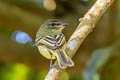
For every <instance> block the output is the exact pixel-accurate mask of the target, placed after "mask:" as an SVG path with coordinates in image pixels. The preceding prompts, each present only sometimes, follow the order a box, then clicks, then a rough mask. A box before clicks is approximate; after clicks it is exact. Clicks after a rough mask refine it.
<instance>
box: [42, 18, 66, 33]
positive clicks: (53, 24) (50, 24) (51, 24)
mask: <svg viewBox="0 0 120 80" xmlns="http://www.w3.org/2000/svg"><path fill="white" fill-rule="evenodd" d="M66 26H68V23H65V22H62V21H60V20H57V19H49V20H47V21H45V22H44V23H43V24H42V26H41V28H45V29H57V30H59V31H61V30H63V29H64V28H65V27H66Z"/></svg>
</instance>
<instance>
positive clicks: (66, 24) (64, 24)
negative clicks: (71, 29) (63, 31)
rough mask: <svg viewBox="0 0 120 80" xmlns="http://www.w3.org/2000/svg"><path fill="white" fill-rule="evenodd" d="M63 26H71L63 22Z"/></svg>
mask: <svg viewBox="0 0 120 80" xmlns="http://www.w3.org/2000/svg"><path fill="white" fill-rule="evenodd" d="M61 25H62V26H65V27H66V26H68V25H69V24H68V23H64V22H63V23H61Z"/></svg>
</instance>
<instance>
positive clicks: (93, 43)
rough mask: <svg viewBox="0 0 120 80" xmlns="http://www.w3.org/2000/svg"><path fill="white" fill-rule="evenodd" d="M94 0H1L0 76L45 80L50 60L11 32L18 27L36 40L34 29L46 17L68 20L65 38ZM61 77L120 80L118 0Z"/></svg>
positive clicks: (68, 79) (8, 79)
mask: <svg viewBox="0 0 120 80" xmlns="http://www.w3.org/2000/svg"><path fill="white" fill-rule="evenodd" d="M95 1H96V0H55V1H54V0H0V80H44V77H45V75H46V74H47V72H48V70H49V60H47V59H45V58H44V57H42V56H41V55H39V51H38V49H37V47H34V46H31V45H29V44H19V43H17V42H16V41H14V40H12V37H11V35H12V33H13V32H15V31H17V30H21V31H23V32H26V33H28V34H29V36H30V37H31V38H32V39H33V41H34V40H35V36H36V32H37V30H38V28H39V27H40V25H41V23H43V22H44V21H45V20H47V19H51V18H55V19H60V20H62V21H65V22H68V23H69V24H70V26H69V27H67V28H66V29H64V31H63V32H64V34H65V36H66V39H67V40H68V39H69V37H70V36H71V34H72V33H73V32H74V30H75V28H76V27H77V25H78V24H79V18H81V17H83V16H84V14H85V13H86V12H87V11H88V10H89V9H90V8H91V6H92V5H93V4H94V3H95ZM73 60H74V62H75V66H74V67H71V68H68V69H67V70H66V72H65V73H64V75H63V76H64V77H61V80H120V0H116V1H115V2H114V4H113V5H112V6H111V7H110V8H109V9H108V10H107V12H106V13H105V14H104V15H103V16H102V18H101V19H100V20H99V21H98V23H97V25H96V27H95V29H94V30H93V32H92V33H91V34H90V35H89V36H88V37H87V38H86V40H85V41H84V42H83V44H82V45H81V46H80V48H79V50H78V51H77V53H76V55H75V56H74V57H73Z"/></svg>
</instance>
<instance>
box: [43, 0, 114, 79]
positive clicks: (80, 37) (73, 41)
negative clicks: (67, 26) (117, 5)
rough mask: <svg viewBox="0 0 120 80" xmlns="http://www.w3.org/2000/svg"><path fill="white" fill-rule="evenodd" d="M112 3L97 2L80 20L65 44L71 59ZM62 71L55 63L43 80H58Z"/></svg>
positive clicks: (105, 1) (111, 1)
mask: <svg viewBox="0 0 120 80" xmlns="http://www.w3.org/2000/svg"><path fill="white" fill-rule="evenodd" d="M114 1H115V0H97V1H96V3H95V4H94V5H93V7H92V8H91V9H90V10H89V11H88V12H87V13H86V14H85V16H84V17H83V18H81V19H80V23H79V25H78V27H77V28H76V30H75V32H74V33H73V35H72V36H71V37H70V39H69V41H68V44H67V51H68V53H69V56H70V57H71V58H72V57H73V56H74V55H75V53H76V51H77V49H78V48H79V47H80V45H81V44H82V42H83V41H84V40H85V38H86V37H87V36H88V34H89V33H90V32H91V31H92V30H93V28H94V27H95V24H96V23H97V21H98V20H99V18H100V17H101V16H102V15H103V13H104V12H105V11H106V9H107V8H108V7H109V6H110V5H111V4H112V3H113V2H114ZM64 70H65V69H61V68H60V67H59V66H58V64H57V62H56V63H55V64H54V67H53V68H52V69H51V70H50V71H49V72H48V74H47V76H46V78H45V80H58V79H59V78H60V75H61V73H62V72H63V71H64Z"/></svg>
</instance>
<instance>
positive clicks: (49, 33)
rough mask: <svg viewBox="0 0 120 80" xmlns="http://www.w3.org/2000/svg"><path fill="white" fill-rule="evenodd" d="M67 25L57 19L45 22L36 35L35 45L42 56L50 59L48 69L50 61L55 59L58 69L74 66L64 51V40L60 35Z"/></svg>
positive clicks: (62, 35)
mask: <svg viewBox="0 0 120 80" xmlns="http://www.w3.org/2000/svg"><path fill="white" fill-rule="evenodd" d="M66 26H68V23H65V22H62V21H61V20H57V19H48V20H46V21H45V22H44V23H43V24H42V25H41V26H40V28H39V29H38V31H37V33H36V39H35V43H36V46H37V47H38V50H39V52H40V54H41V55H42V56H44V57H45V58H47V59H50V69H51V68H52V60H53V59H57V62H58V65H59V67H60V68H66V67H71V66H74V62H73V61H72V60H71V58H70V57H69V56H68V53H67V51H66V46H67V44H66V40H65V36H64V34H63V33H62V31H63V29H64V28H65V27H66Z"/></svg>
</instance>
